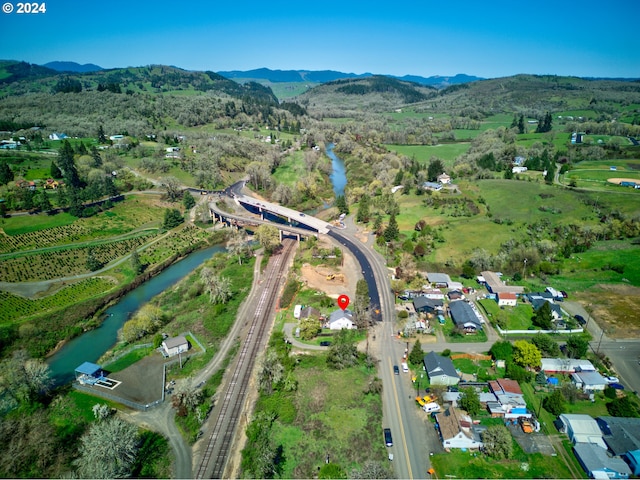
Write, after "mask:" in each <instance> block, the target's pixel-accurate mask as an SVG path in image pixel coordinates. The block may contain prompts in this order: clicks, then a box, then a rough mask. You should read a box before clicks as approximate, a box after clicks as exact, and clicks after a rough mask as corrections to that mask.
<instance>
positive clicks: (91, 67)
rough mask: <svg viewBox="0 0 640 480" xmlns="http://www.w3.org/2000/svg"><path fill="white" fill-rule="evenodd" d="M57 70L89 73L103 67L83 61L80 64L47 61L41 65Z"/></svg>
mask: <svg viewBox="0 0 640 480" xmlns="http://www.w3.org/2000/svg"><path fill="white" fill-rule="evenodd" d="M42 66H43V67H47V68H50V69H51V70H55V71H57V72H74V73H90V72H98V71H100V70H104V68H102V67H100V66H98V65H95V64H93V63H85V64H84V65H80V64H79V63H76V62H49V63H45V64H44V65H42Z"/></svg>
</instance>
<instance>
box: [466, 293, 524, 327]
mask: <svg viewBox="0 0 640 480" xmlns="http://www.w3.org/2000/svg"><path fill="white" fill-rule="evenodd" d="M478 303H479V304H480V305H482V308H483V309H484V311H485V312H486V313H487V316H488V317H489V318H491V319H492V320H494V321H495V320H496V319H497V318H499V316H501V315H504V316H505V318H506V327H507V328H506V330H527V329H528V328H529V327H530V326H531V317H532V316H533V309H532V308H531V305H530V304H528V303H527V304H525V303H518V305H516V306H515V307H505V308H504V309H501V308H500V307H499V306H498V303H497V302H496V301H495V300H492V299H489V298H486V299H484V300H479V301H478Z"/></svg>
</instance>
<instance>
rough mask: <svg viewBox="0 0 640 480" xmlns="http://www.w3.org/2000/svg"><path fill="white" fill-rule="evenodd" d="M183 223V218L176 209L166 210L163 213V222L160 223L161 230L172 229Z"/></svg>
mask: <svg viewBox="0 0 640 480" xmlns="http://www.w3.org/2000/svg"><path fill="white" fill-rule="evenodd" d="M182 222H184V218H183V217H182V214H181V213H180V210H178V209H176V208H167V209H166V210H165V212H164V221H163V223H162V227H163V228H167V229H169V228H174V227H177V226H178V225H180V224H181V223H182Z"/></svg>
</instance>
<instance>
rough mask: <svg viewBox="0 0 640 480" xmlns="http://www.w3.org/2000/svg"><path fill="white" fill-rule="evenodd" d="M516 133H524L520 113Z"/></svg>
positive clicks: (522, 116) (522, 119)
mask: <svg viewBox="0 0 640 480" xmlns="http://www.w3.org/2000/svg"><path fill="white" fill-rule="evenodd" d="M518 133H525V127H524V115H522V114H520V118H519V119H518Z"/></svg>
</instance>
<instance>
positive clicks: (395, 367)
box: [393, 365, 400, 375]
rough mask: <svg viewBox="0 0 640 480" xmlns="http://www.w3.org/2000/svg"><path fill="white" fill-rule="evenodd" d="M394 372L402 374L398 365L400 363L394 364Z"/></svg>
mask: <svg viewBox="0 0 640 480" xmlns="http://www.w3.org/2000/svg"><path fill="white" fill-rule="evenodd" d="M393 373H394V375H400V368H399V367H398V365H394V366H393Z"/></svg>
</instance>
